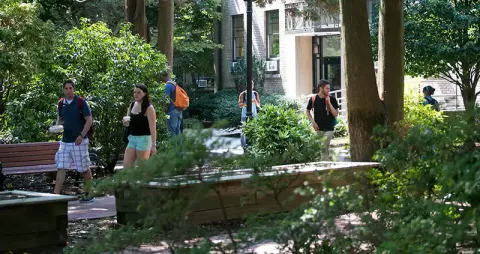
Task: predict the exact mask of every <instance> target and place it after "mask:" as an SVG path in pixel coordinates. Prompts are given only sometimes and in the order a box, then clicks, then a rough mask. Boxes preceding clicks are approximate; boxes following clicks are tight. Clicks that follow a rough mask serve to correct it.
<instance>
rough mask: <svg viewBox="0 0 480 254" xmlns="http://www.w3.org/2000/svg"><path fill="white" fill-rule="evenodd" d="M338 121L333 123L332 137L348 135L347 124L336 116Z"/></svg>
mask: <svg viewBox="0 0 480 254" xmlns="http://www.w3.org/2000/svg"><path fill="white" fill-rule="evenodd" d="M337 120H338V123H337V125H335V128H334V130H333V137H334V138H343V137H346V136H348V124H347V123H345V121H344V120H343V119H342V118H340V117H338V118H337Z"/></svg>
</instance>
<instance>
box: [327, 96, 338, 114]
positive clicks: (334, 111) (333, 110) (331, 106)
mask: <svg viewBox="0 0 480 254" xmlns="http://www.w3.org/2000/svg"><path fill="white" fill-rule="evenodd" d="M334 104H335V105H334ZM328 107H329V111H330V113H332V116H333V117H335V118H337V116H338V110H337V108H338V103H337V99H335V98H331V97H330V100H328Z"/></svg>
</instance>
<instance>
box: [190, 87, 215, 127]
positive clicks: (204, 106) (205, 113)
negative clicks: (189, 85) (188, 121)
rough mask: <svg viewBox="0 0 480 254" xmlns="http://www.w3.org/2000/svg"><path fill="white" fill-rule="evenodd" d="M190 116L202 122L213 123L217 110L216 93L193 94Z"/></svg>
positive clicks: (191, 95) (191, 96) (191, 94)
mask: <svg viewBox="0 0 480 254" xmlns="http://www.w3.org/2000/svg"><path fill="white" fill-rule="evenodd" d="M189 96H190V106H189V107H188V115H189V117H191V118H197V119H198V120H200V121H213V115H212V113H213V110H214V109H215V106H216V105H215V103H214V101H215V93H213V92H208V93H205V92H192V93H190V94H189Z"/></svg>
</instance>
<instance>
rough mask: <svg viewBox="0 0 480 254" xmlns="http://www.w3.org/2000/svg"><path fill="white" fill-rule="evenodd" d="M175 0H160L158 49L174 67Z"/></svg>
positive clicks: (169, 64)
mask: <svg viewBox="0 0 480 254" xmlns="http://www.w3.org/2000/svg"><path fill="white" fill-rule="evenodd" d="M173 8H174V4H173V0H158V49H159V50H160V52H162V53H163V54H164V55H165V56H166V57H167V61H168V66H170V67H173V13H174V12H173Z"/></svg>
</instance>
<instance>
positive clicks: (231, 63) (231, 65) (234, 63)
mask: <svg viewBox="0 0 480 254" xmlns="http://www.w3.org/2000/svg"><path fill="white" fill-rule="evenodd" d="M237 64H238V63H237V62H230V72H233V68H235V66H236V65H237Z"/></svg>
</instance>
